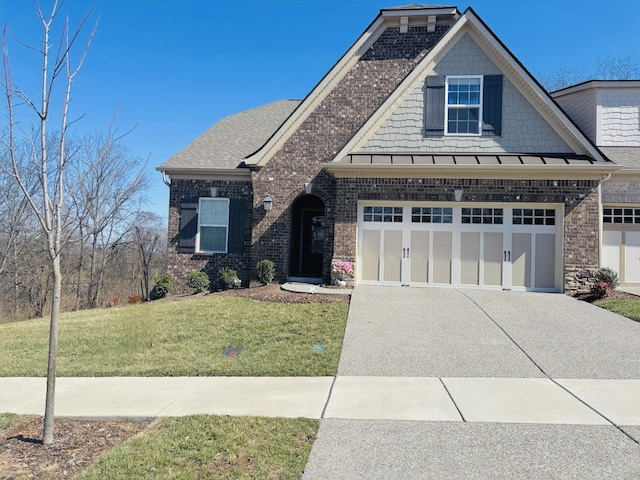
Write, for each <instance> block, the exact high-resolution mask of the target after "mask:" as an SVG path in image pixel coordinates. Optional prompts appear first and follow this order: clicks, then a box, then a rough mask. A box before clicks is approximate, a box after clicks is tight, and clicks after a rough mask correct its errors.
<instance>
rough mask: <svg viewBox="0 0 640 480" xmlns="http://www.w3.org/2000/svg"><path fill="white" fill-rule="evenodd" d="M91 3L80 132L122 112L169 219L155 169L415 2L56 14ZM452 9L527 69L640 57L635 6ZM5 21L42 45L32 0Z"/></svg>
mask: <svg viewBox="0 0 640 480" xmlns="http://www.w3.org/2000/svg"><path fill="white" fill-rule="evenodd" d="M41 3H42V5H43V9H45V10H47V9H49V8H50V5H51V0H42V2H41ZM94 3H95V5H96V8H95V12H94V15H93V17H92V20H93V23H95V21H96V20H98V15H99V16H100V17H99V23H98V29H97V33H96V35H95V38H94V40H93V43H92V45H91V48H90V50H89V53H88V57H87V60H86V63H85V65H84V67H83V69H82V71H81V73H80V75H79V77H78V79H77V82H76V83H75V85H74V90H73V94H72V95H73V100H72V113H73V115H74V116H78V115H81V114H84V117H83V118H82V120H81V121H80V122H79V123H78V124H77V128H78V129H79V130H82V131H90V132H105V131H106V130H107V128H108V126H109V123H110V121H111V119H112V117H113V115H114V112H115V111H116V108H117V110H118V115H117V119H116V126H117V127H118V129H119V131H121V132H122V131H126V130H128V129H130V128H132V127H135V129H134V130H133V131H132V132H131V133H130V134H129V135H127V136H126V137H125V138H124V140H123V141H124V143H125V144H126V145H127V146H128V147H129V149H130V150H131V152H132V154H133V155H135V156H137V157H140V158H141V159H146V158H147V157H148V158H149V165H148V167H147V168H148V170H149V172H150V175H151V178H152V189H151V191H150V192H149V196H150V202H149V205H148V209H149V210H151V211H154V212H155V213H157V214H159V215H161V216H165V217H166V215H167V209H168V188H167V187H166V186H165V185H164V184H163V183H162V179H161V175H160V173H159V172H156V171H155V167H156V166H157V165H159V164H161V163H162V162H164V161H165V160H167V159H168V158H170V157H171V156H172V155H174V154H175V153H177V152H178V151H179V150H181V149H182V148H184V147H185V146H186V145H187V144H188V143H190V142H191V141H192V140H194V139H195V138H196V137H197V136H198V135H200V134H201V133H202V132H204V131H205V130H206V129H208V128H209V127H210V126H211V125H213V124H214V123H215V122H217V121H218V120H220V119H221V118H222V117H224V116H226V115H230V114H233V113H236V112H240V111H243V110H246V109H249V108H252V107H256V106H259V105H263V104H265V103H269V102H272V101H275V100H279V99H301V98H304V97H305V96H306V95H307V93H308V92H309V91H310V89H311V88H313V86H314V85H315V84H316V83H317V82H318V81H319V80H320V79H321V78H322V76H323V75H324V74H325V73H326V72H327V70H329V69H330V68H331V67H332V66H333V64H334V63H335V62H336V61H337V60H338V59H339V58H340V56H341V55H342V54H343V53H344V52H345V51H346V50H347V49H348V48H349V47H350V46H351V44H352V43H353V42H354V41H355V40H356V39H357V38H358V36H359V35H360V34H361V33H362V32H363V31H364V29H365V28H366V27H367V26H368V25H369V24H370V23H371V22H372V21H373V19H374V18H375V17H376V15H377V14H378V12H379V10H380V9H381V8H386V7H392V6H396V5H404V4H407V3H411V2H408V1H404V2H403V1H397V2H393V0H392V1H389V0H382V1H381V0H324V1H320V0H243V1H232V0H155V1H152V0H96V1H95V2H91V1H84V0H67V1H66V3H65V4H64V7H63V9H64V10H65V11H67V12H68V13H69V16H70V21H71V24H72V25H76V24H77V22H78V21H79V20H80V18H81V17H82V16H83V15H84V14H85V13H86V12H87V11H88V9H89V8H90V6H91V5H93V4H94ZM425 3H428V2H425ZM431 3H437V2H431ZM447 3H448V4H449V5H457V6H458V8H459V9H460V10H461V11H464V9H466V8H467V7H468V6H472V7H473V8H474V10H475V11H476V12H477V13H478V15H479V16H480V17H481V18H482V19H483V20H484V21H485V22H486V23H487V25H488V26H489V27H490V28H491V29H492V30H493V31H494V33H495V34H496V35H497V36H498V37H499V38H500V39H501V40H502V41H503V42H504V43H505V44H506V45H507V47H508V48H509V49H510V50H511V51H512V52H513V53H514V54H515V55H516V57H518V58H519V59H520V61H521V62H522V63H523V64H524V65H525V67H527V68H528V69H529V70H530V71H531V72H533V73H534V74H536V73H545V72H552V71H554V70H557V69H558V67H560V66H568V67H572V68H576V69H584V70H586V71H591V70H593V69H594V68H595V65H596V62H597V60H598V58H601V57H610V56H618V55H622V56H631V57H633V58H639V57H640V0H606V1H605V0H477V1H475V2H459V3H457V4H456V3H455V2H447ZM0 23H1V24H2V25H3V26H4V24H7V25H8V28H9V29H10V31H11V32H12V34H13V35H14V36H16V37H17V38H20V39H21V40H23V41H24V42H26V43H30V44H32V43H34V42H36V44H37V42H38V41H39V39H40V37H39V36H36V34H37V33H38V32H39V25H38V21H37V18H36V15H35V7H34V4H33V2H31V1H28V0H0ZM10 57H11V61H12V64H13V73H14V77H15V79H16V80H20V79H26V78H29V77H28V75H32V76H33V75H36V76H37V67H36V63H35V60H36V58H35V57H34V56H33V55H32V54H28V53H27V52H26V51H25V50H24V49H22V48H20V47H19V46H18V45H17V44H15V42H13V43H12V44H11V46H10ZM25 81H26V80H25ZM0 108H2V107H0ZM3 112H4V110H3Z"/></svg>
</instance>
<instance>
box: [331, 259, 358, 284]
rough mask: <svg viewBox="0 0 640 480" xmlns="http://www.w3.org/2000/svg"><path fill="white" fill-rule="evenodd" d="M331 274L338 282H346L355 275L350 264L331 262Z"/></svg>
mask: <svg viewBox="0 0 640 480" xmlns="http://www.w3.org/2000/svg"><path fill="white" fill-rule="evenodd" d="M331 272H332V273H333V274H334V276H335V278H337V279H338V280H344V279H345V278H347V277H351V276H352V275H353V267H352V266H351V263H349V262H331Z"/></svg>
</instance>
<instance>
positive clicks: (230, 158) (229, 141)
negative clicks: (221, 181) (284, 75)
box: [156, 100, 300, 174]
mask: <svg viewBox="0 0 640 480" xmlns="http://www.w3.org/2000/svg"><path fill="white" fill-rule="evenodd" d="M298 105H300V101H299V100H279V101H276V102H273V103H269V104H267V105H263V106H261V107H257V108H253V109H251V110H245V111H244V112H240V113H236V114H234V115H230V116H228V117H224V118H223V119H222V120H220V121H219V122H218V123H216V124H215V125H213V126H212V127H211V128H209V129H208V130H207V131H206V132H204V133H203V134H202V135H200V136H199V137H198V138H196V139H195V140H194V141H193V142H192V143H190V144H189V145H187V146H186V147H185V148H184V149H182V150H181V151H180V152H178V153H177V154H176V155H174V156H173V157H171V158H170V159H169V160H167V161H166V162H164V163H163V164H162V165H160V166H159V167H156V170H160V171H164V172H166V173H168V174H171V173H187V172H191V173H194V172H197V171H212V170H217V171H236V172H237V168H238V167H241V166H243V162H244V158H245V157H246V156H248V155H250V154H251V153H253V152H255V151H256V150H258V149H259V148H260V147H261V146H262V145H264V143H265V142H266V141H267V140H269V138H270V137H271V136H272V135H273V133H274V132H275V131H276V130H277V129H278V127H280V125H282V123H283V122H284V121H285V120H286V119H287V118H288V117H289V116H290V115H291V113H292V112H293V111H294V110H295V109H296V108H297V107H298Z"/></svg>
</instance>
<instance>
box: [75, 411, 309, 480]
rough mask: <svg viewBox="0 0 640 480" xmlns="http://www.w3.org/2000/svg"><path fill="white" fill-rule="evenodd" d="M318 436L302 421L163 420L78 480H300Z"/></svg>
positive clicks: (114, 452) (112, 453) (203, 418)
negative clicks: (226, 479) (255, 479)
mask: <svg viewBox="0 0 640 480" xmlns="http://www.w3.org/2000/svg"><path fill="white" fill-rule="evenodd" d="M317 430H318V421H317V420H308V419H300V418H297V419H285V418H262V417H259V418H258V417H212V416H204V415H197V416H190V417H182V418H171V419H163V420H160V421H158V422H157V423H155V424H154V425H153V426H152V427H151V428H150V429H149V430H148V431H146V432H145V433H144V434H142V435H138V436H136V437H134V438H132V439H131V440H129V441H128V442H125V443H124V444H122V445H120V446H118V447H116V448H114V449H113V450H111V451H110V452H108V453H107V454H105V455H103V456H102V457H100V458H99V459H98V460H97V461H96V462H95V463H94V464H93V465H91V467H89V469H88V470H87V471H86V472H84V473H83V474H81V475H79V476H78V477H77V479H78V480H93V479H95V480H97V479H100V480H103V479H104V480H108V479H121V478H136V479H155V478H157V479H177V478H179V479H200V478H230V479H231V478H278V479H295V478H300V477H301V476H302V472H303V470H304V467H305V465H306V462H307V459H308V457H309V453H310V451H311V446H312V444H313V441H314V440H315V437H316V433H317Z"/></svg>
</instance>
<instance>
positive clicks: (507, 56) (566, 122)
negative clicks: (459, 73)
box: [465, 12, 607, 162]
mask: <svg viewBox="0 0 640 480" xmlns="http://www.w3.org/2000/svg"><path fill="white" fill-rule="evenodd" d="M467 13H469V15H470V20H471V23H472V24H473V26H474V28H475V29H476V30H477V31H478V32H479V33H480V34H481V35H482V36H483V37H484V39H485V40H486V41H487V42H488V43H489V44H490V45H491V47H492V48H493V49H495V50H496V51H497V52H498V53H499V54H500V55H501V56H502V58H503V59H504V60H506V63H507V65H508V66H509V67H510V68H511V69H513V71H514V72H515V73H516V75H518V76H519V77H520V78H522V79H523V80H524V81H525V83H526V84H527V87H528V88H530V89H531V90H532V91H533V92H534V93H535V94H536V95H537V97H538V99H539V100H541V101H542V103H543V104H544V105H545V106H546V107H547V108H548V109H549V110H550V111H551V112H552V113H553V114H554V115H555V116H556V117H557V119H558V120H560V122H561V123H562V124H563V126H564V127H565V128H566V129H567V130H568V132H569V133H570V134H571V136H572V137H574V138H568V136H567V135H566V134H565V133H564V132H563V130H562V129H560V130H558V129H556V132H557V133H558V135H560V137H561V138H562V139H563V140H564V141H565V142H567V143H568V144H569V145H572V146H575V143H576V141H577V142H578V144H579V146H581V147H582V148H583V149H584V153H588V154H589V155H591V156H592V157H593V158H594V159H595V160H596V161H599V162H606V161H607V159H606V158H604V157H603V156H602V154H601V153H600V151H599V150H598V149H597V148H596V147H595V146H594V145H593V144H592V143H591V142H590V141H589V139H588V138H587V137H586V136H585V135H584V134H583V133H582V132H581V131H580V129H579V128H578V127H577V126H576V125H575V124H574V123H573V121H572V120H571V119H570V118H569V117H568V116H567V115H566V114H565V113H564V112H563V111H562V109H560V107H559V106H558V105H557V104H556V103H555V102H554V101H553V100H552V99H551V98H550V96H549V94H548V92H547V91H546V90H544V89H543V88H542V87H541V86H540V85H539V84H538V83H537V82H536V81H535V80H534V79H533V78H532V77H531V75H530V74H529V73H528V72H527V71H526V70H525V69H524V68H523V67H522V65H521V64H520V63H519V62H518V61H516V59H515V57H514V56H513V55H512V54H511V53H510V52H509V51H508V50H507V49H506V48H505V47H504V46H503V45H502V43H500V42H499V41H498V39H497V38H496V37H495V35H494V34H493V33H491V32H490V31H489V30H487V28H486V27H485V26H484V24H483V23H482V22H481V21H480V20H479V19H478V17H477V16H476V15H474V14H473V12H467ZM467 13H465V16H466V15H467ZM479 45H480V47H481V48H483V50H484V45H482V43H479ZM487 53H489V58H491V57H492V55H491V54H490V52H487ZM512 83H513V84H514V85H515V87H516V88H517V89H518V90H519V91H520V93H522V94H523V95H524V96H525V98H530V97H531V94H530V93H529V92H527V91H526V90H524V89H522V86H521V83H520V82H519V81H512ZM531 104H532V105H533V107H534V108H535V109H536V110H537V111H538V113H540V114H541V115H542V117H543V118H544V119H545V120H547V122H549V123H550V124H553V123H555V122H553V119H551V118H549V115H548V113H547V112H545V110H544V109H540V108H539V106H538V102H535V101H533V102H531ZM577 153H582V152H577Z"/></svg>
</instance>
